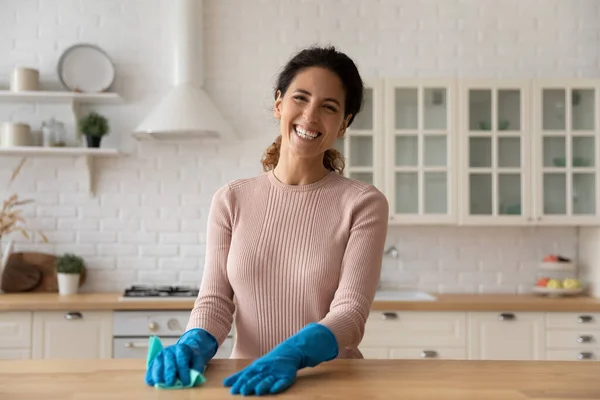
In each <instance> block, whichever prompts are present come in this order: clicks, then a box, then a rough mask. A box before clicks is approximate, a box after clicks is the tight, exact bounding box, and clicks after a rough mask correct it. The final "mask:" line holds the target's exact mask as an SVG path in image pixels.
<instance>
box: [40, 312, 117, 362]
mask: <svg viewBox="0 0 600 400" xmlns="http://www.w3.org/2000/svg"><path fill="white" fill-rule="evenodd" d="M112 321H113V319H112V312H110V311H107V312H101V311H82V312H53V311H52V312H50V311H49V312H42V311H40V312H34V315H33V346H32V355H33V358H36V359H37V358H44V359H59V358H111V357H112Z"/></svg>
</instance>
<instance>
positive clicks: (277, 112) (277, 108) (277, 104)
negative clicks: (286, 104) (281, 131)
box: [273, 90, 283, 119]
mask: <svg viewBox="0 0 600 400" xmlns="http://www.w3.org/2000/svg"><path fill="white" fill-rule="evenodd" d="M282 101H283V99H282V98H281V91H280V90H278V91H277V98H276V99H275V105H274V106H273V115H274V116H275V118H277V119H281V103H282Z"/></svg>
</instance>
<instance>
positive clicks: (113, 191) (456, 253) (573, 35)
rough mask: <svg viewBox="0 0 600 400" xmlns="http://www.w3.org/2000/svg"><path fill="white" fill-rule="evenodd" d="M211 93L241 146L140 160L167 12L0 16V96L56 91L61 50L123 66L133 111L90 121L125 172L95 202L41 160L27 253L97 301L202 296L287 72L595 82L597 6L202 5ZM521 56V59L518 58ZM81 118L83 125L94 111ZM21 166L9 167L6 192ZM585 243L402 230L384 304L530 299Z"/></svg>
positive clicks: (438, 1)
mask: <svg viewBox="0 0 600 400" xmlns="http://www.w3.org/2000/svg"><path fill="white" fill-rule="evenodd" d="M204 3H205V16H204V24H205V25H204V34H205V37H204V57H205V61H204V66H205V71H204V78H205V85H204V86H205V88H206V91H207V92H208V93H209V95H210V96H211V97H212V98H213V99H214V101H215V103H216V104H217V106H218V107H219V108H220V110H221V111H222V113H223V115H224V116H225V118H227V119H228V121H230V123H231V124H232V125H233V126H234V128H235V129H236V131H237V132H238V133H239V135H240V136H241V137H242V139H243V140H242V141H241V142H240V143H237V144H231V145H224V144H220V143H209V142H206V143H199V144H194V145H188V144H186V145H175V144H165V143H138V142H135V141H134V140H132V138H131V137H130V135H129V133H128V132H131V131H132V129H133V128H134V127H135V126H136V125H137V124H138V123H139V122H140V120H141V119H142V118H143V117H144V116H145V115H147V113H148V112H149V111H150V110H151V109H152V106H153V105H154V104H155V103H156V102H157V101H158V100H159V99H160V96H161V95H162V94H164V93H165V92H166V91H167V90H168V88H169V86H170V84H171V76H172V73H171V59H170V55H171V52H170V50H171V49H170V47H169V46H170V44H169V41H168V35H167V33H168V30H167V22H168V21H167V19H166V18H165V15H168V7H169V1H168V0H128V1H118V0H114V1H110V0H58V1H50V0H43V1H38V0H31V1H27V0H20V1H9V0H0V8H1V9H2V12H1V13H0V53H1V54H3V57H2V58H0V88H2V89H6V88H8V79H9V76H10V71H11V70H12V68H13V67H14V66H16V65H24V66H33V67H35V68H37V69H39V70H40V80H41V83H42V86H43V87H44V88H58V87H60V86H59V85H58V84H57V83H56V82H57V77H56V63H57V62H58V58H59V56H60V54H61V53H62V51H63V50H64V49H65V48H66V47H68V46H70V45H72V44H74V43H78V42H92V43H95V44H98V45H99V46H100V47H101V48H103V49H104V50H105V51H106V52H107V53H108V54H109V55H110V56H111V58H112V59H113V61H114V63H115V66H116V70H117V80H116V82H115V85H114V90H116V91H118V92H119V93H120V94H121V95H122V96H123V98H124V104H122V105H110V106H100V105H98V106H95V107H94V110H97V111H99V112H101V113H103V114H104V115H106V116H107V117H108V118H109V122H110V125H111V134H110V135H109V136H108V137H107V138H106V140H105V141H103V146H107V147H117V148H119V149H121V150H123V151H125V152H127V155H126V156H124V157H120V158H114V159H113V158H107V159H98V160H96V167H97V184H96V186H97V190H96V196H95V197H91V196H90V195H88V194H87V192H86V190H85V169H84V168H83V164H82V160H77V159H74V158H69V157H65V158H46V157H39V158H30V159H29V160H28V162H27V164H26V165H25V167H24V169H23V170H22V172H21V174H20V176H19V178H18V180H17V181H16V182H15V183H14V184H13V186H11V187H10V188H6V187H4V186H0V195H1V196H2V198H4V197H5V196H6V195H7V194H8V193H12V192H13V191H17V192H18V193H19V194H20V195H21V196H23V197H31V198H34V199H35V204H33V205H30V206H28V207H27V208H26V210H27V217H28V220H29V221H30V226H32V227H35V228H40V229H42V230H43V231H44V232H45V233H46V234H47V236H48V238H49V239H50V243H49V244H43V243H41V240H40V238H39V237H38V236H34V238H33V239H32V240H30V241H27V240H24V239H22V238H20V237H16V238H17V240H18V242H17V250H39V251H48V252H51V253H60V252H67V251H72V252H76V253H79V254H81V255H82V256H83V257H84V258H85V260H86V262H87V265H88V267H89V269H90V274H89V278H88V283H86V285H85V286H84V290H85V291H95V290H120V289H122V288H123V287H125V286H128V285H131V284H132V283H160V284H198V283H199V281H200V279H201V275H202V268H203V261H204V238H205V230H206V217H207V210H208V206H209V204H210V200H211V197H212V194H213V193H214V191H215V190H216V188H218V187H219V186H220V185H222V184H223V183H225V182H226V181H228V180H232V179H235V178H238V177H245V176H251V175H254V174H256V173H259V172H260V164H259V160H260V157H261V155H262V152H263V150H264V149H265V148H266V147H267V146H268V145H269V143H270V141H272V140H273V139H274V137H275V136H276V134H277V130H278V127H277V124H276V123H275V121H274V119H273V117H272V114H271V112H270V107H271V105H272V94H271V91H270V89H271V88H272V86H273V83H274V79H275V76H276V73H277V71H278V68H279V67H280V66H281V65H282V64H283V63H284V62H285V60H286V59H287V58H288V57H289V56H290V54H292V53H293V52H294V51H296V50H297V49H299V48H300V47H302V46H306V45H310V44H313V43H332V44H335V45H336V46H338V47H339V48H341V49H342V50H344V51H347V52H348V53H349V54H350V55H351V56H352V57H353V58H354V59H355V60H356V62H357V64H358V66H359V68H360V70H361V72H362V74H363V75H364V76H365V77H370V76H374V77H375V76H385V77H407V76H435V77H437V76H471V77H483V76H485V77H495V78H498V77H510V78H514V77H552V76H561V77H564V76H578V77H586V76H597V74H598V65H597V61H598V58H599V51H600V48H599V47H598V45H597V38H598V36H599V35H600V25H599V24H598V23H597V21H598V19H599V17H600V2H590V1H585V0H544V1H541V0H538V1H534V0H531V1H527V2H523V1H516V0H515V1H508V0H507V1H503V2H497V1H495V0H429V1H413V2H406V1H385V2H382V1H375V2H374V1H372V0H362V1H359V0H357V1H353V2H348V1H346V0H329V1H327V2H323V1H319V0H310V1H308V0H305V1H298V0H289V1H277V2H275V1H274V2H266V1H261V0H244V1H238V0H210V1H208V0H206V1H205V2H204ZM517 43H518V44H519V45H518V46H517ZM84 111H85V110H84ZM68 113H69V110H68V107H67V106H64V105H51V106H42V105H34V104H25V105H11V104H0V119H1V120H12V121H25V122H28V123H30V124H31V126H32V128H34V129H39V126H40V124H41V122H42V121H43V120H46V119H48V118H49V117H51V116H55V117H57V118H58V119H61V118H66V116H68ZM18 161H19V160H18V159H16V158H9V157H3V158H0V182H8V178H9V177H10V174H11V172H12V169H13V168H14V166H15V165H16V164H17V163H18ZM577 233H578V232H577V229H576V228H569V227H565V228H535V229H532V228H484V227H468V228H467V227H402V228H393V227H392V228H390V235H389V238H388V245H392V244H394V245H395V246H396V247H397V248H398V251H399V257H398V258H397V259H394V258H391V257H389V256H388V257H386V258H385V261H384V266H383V273H382V283H383V286H384V287H390V288H392V287H419V288H423V289H426V290H433V291H441V292H478V291H479V292H511V293H516V292H519V291H525V290H527V287H528V286H529V284H531V283H532V281H533V279H534V278H535V264H536V262H537V261H538V260H539V259H540V258H541V257H543V255H545V254H547V253H550V252H559V253H561V254H563V255H565V256H568V257H576V256H577V240H578V236H577Z"/></svg>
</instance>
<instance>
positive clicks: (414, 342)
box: [360, 311, 466, 348]
mask: <svg viewBox="0 0 600 400" xmlns="http://www.w3.org/2000/svg"><path fill="white" fill-rule="evenodd" d="M465 330H466V313H464V312H412V311H408V312H381V311H377V312H371V314H370V315H369V318H368V320H367V324H366V326H365V334H364V337H363V340H362V342H361V343H360V347H365V348H367V347H375V348H378V347H389V348H392V347H416V346H435V347H464V346H465V345H466V333H465Z"/></svg>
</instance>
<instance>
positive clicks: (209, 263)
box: [186, 185, 235, 346]
mask: <svg viewBox="0 0 600 400" xmlns="http://www.w3.org/2000/svg"><path fill="white" fill-rule="evenodd" d="M232 226H233V213H232V201H231V190H230V188H229V186H228V185H225V186H223V187H221V188H220V189H218V190H217V192H216V193H215V195H214V196H213V199H212V203H211V206H210V211H209V215H208V227H207V235H206V258H205V264H204V273H203V276H202V281H201V283H200V290H199V293H198V297H197V298H196V301H195V303H194V308H193V309H192V312H191V314H190V318H189V321H188V324H187V327H186V331H187V330H189V329H192V328H201V329H204V330H206V331H207V332H209V333H210V334H212V335H213V336H214V337H215V338H216V339H217V342H218V343H219V346H220V345H221V344H222V343H223V342H224V341H225V339H226V338H227V335H228V334H229V331H230V330H231V326H232V323H233V313H234V311H235V305H234V302H233V289H232V287H231V285H230V283H229V279H228V278H227V257H228V254H229V246H230V244H231V232H232Z"/></svg>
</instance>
